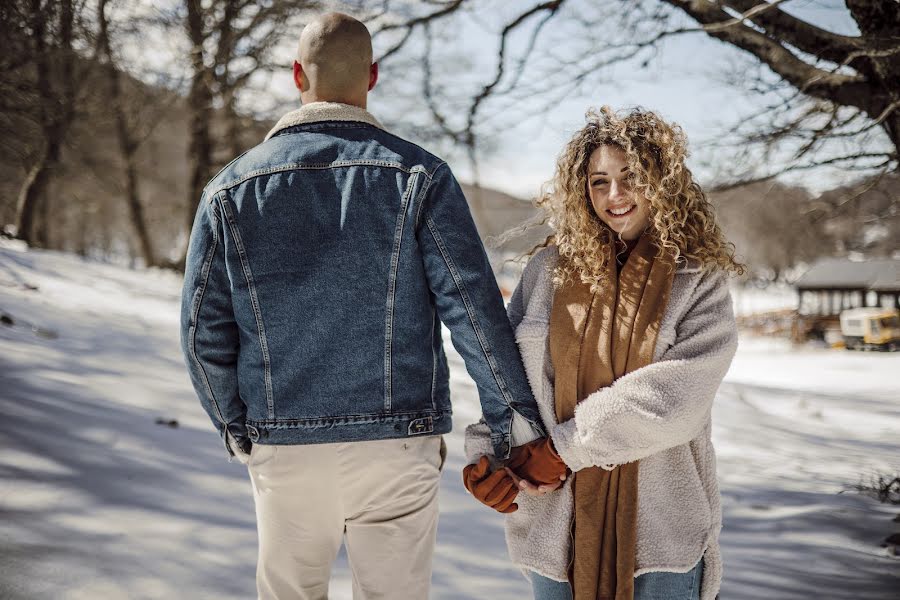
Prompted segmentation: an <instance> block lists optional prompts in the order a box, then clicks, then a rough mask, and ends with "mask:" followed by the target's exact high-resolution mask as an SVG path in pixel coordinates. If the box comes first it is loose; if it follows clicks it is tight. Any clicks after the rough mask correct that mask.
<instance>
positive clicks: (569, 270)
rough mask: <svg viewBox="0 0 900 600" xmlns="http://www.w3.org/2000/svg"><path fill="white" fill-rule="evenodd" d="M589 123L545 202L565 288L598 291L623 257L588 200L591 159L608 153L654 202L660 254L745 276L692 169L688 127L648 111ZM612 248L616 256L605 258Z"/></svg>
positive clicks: (557, 277)
mask: <svg viewBox="0 0 900 600" xmlns="http://www.w3.org/2000/svg"><path fill="white" fill-rule="evenodd" d="M586 121H587V123H586V124H585V126H584V127H583V128H581V129H580V130H579V131H578V132H576V133H575V135H574V136H573V137H572V139H571V140H570V141H569V143H568V144H566V146H565V148H564V149H563V151H562V153H561V154H560V156H559V158H558V159H557V162H556V173H555V175H554V177H553V179H552V180H550V181H549V182H548V183H547V184H546V185H545V187H544V191H543V192H542V194H541V196H540V197H539V198H538V200H537V205H538V206H539V207H540V208H542V209H543V210H544V211H545V213H546V216H547V221H548V222H549V225H550V227H551V228H552V229H553V231H554V235H553V236H552V237H551V238H550V240H548V243H551V240H552V242H554V243H555V244H556V245H557V247H558V248H559V256H560V260H559V264H558V265H557V267H556V271H555V273H554V281H555V283H556V284H557V285H560V284H562V283H563V282H565V281H568V280H573V279H580V280H581V281H582V282H583V283H585V284H589V285H591V286H592V288H594V289H595V290H596V288H597V287H599V286H600V285H601V284H602V283H603V280H604V278H605V273H606V267H607V265H606V262H607V260H609V258H608V257H609V256H612V255H615V250H616V248H615V244H616V240H617V237H618V236H617V235H616V234H615V233H614V232H613V231H612V230H611V229H609V227H607V226H606V224H604V223H603V221H601V220H600V218H599V217H598V216H597V214H596V212H595V211H594V208H593V205H592V204H591V200H590V197H589V195H588V163H589V161H590V158H591V154H593V152H594V150H596V149H597V148H599V147H600V146H606V145H610V146H616V147H618V148H620V149H622V151H623V152H624V153H625V157H626V162H627V164H628V168H629V172H630V176H631V177H632V178H633V180H632V189H633V190H634V193H635V194H641V195H643V196H644V197H646V198H647V200H648V202H649V206H650V224H649V226H648V229H647V230H648V232H649V233H650V234H651V235H653V237H654V240H655V242H656V244H657V246H658V247H659V249H660V254H663V253H671V254H672V255H673V257H674V258H675V260H676V262H677V263H684V262H686V261H688V260H692V261H696V262H697V263H699V265H700V266H701V267H704V268H713V267H720V268H723V269H725V270H727V271H730V272H733V273H736V274H742V273H743V265H741V264H740V263H738V262H737V261H736V260H735V258H734V245H733V244H731V243H729V242H728V241H727V240H726V239H725V237H724V235H723V234H722V230H721V228H720V227H719V224H718V223H717V222H716V218H715V214H714V211H713V207H712V205H711V204H710V202H709V200H708V199H707V198H706V194H705V193H704V192H703V190H702V189H701V188H700V186H699V185H698V184H697V182H696V181H695V180H694V176H693V174H692V173H691V171H690V170H689V169H688V168H687V167H686V166H685V164H684V161H685V158H687V156H688V150H687V139H686V137H685V135H684V131H683V130H682V129H681V127H679V126H678V125H676V124H670V123H667V122H665V121H664V120H663V119H662V118H660V117H659V115H657V114H656V113H654V112H651V111H648V110H645V109H642V108H634V109H631V110H629V111H623V112H622V113H619V114H617V113H616V112H615V111H613V109H612V108H610V107H609V106H603V107H602V108H600V110H599V111H597V110H589V111H588V112H587V114H586ZM545 245H546V244H545ZM608 245H613V248H612V249H613V252H611V253H610V252H606V251H605V250H606V246H608Z"/></svg>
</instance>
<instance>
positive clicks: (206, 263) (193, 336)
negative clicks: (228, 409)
mask: <svg viewBox="0 0 900 600" xmlns="http://www.w3.org/2000/svg"><path fill="white" fill-rule="evenodd" d="M212 214H213V217H212V218H213V221H214V223H213V224H212V227H211V229H212V240H213V243H212V246H210V248H209V250H208V251H207V255H206V258H205V259H204V260H203V267H202V268H201V270H200V273H201V278H202V279H203V282H202V283H201V284H200V288H199V290H198V292H199V294H198V297H197V299H196V300H195V301H194V306H193V307H191V331H190V344H189V348H190V351H191V358H192V359H193V360H194V363H195V364H196V365H197V369H199V370H200V374H201V375H203V384H204V386H205V387H206V393H207V395H208V396H209V399H210V402H211V403H212V405H213V407H214V408H215V409H216V416H217V417H218V418H219V421H220V422H221V423H222V425H223V428H224V430H225V431H227V429H228V423H226V422H225V417H224V416H223V415H222V409H221V408H220V407H219V403H218V401H216V396H215V394H214V393H213V391H212V386H211V385H210V383H209V375H208V374H207V373H206V369H204V368H203V364H202V363H201V362H200V357H198V356H197V323H198V317H199V315H200V308H201V307H202V305H203V296H204V295H205V294H206V288H207V285H208V283H209V273H210V271H211V270H212V262H213V259H214V258H215V254H216V250H217V249H218V245H219V236H218V233H217V228H218V219H217V218H216V217H215V213H214V212H213V213H212Z"/></svg>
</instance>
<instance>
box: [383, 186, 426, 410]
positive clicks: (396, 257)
mask: <svg viewBox="0 0 900 600" xmlns="http://www.w3.org/2000/svg"><path fill="white" fill-rule="evenodd" d="M417 173H418V172H417ZM417 173H416V174H412V176H411V177H410V178H409V181H408V182H407V183H406V190H404V192H403V196H402V198H401V200H400V214H399V215H398V216H397V224H396V226H395V227H394V249H393V251H392V252H391V270H390V272H389V273H388V293H387V307H386V314H385V324H384V325H385V331H384V410H385V411H387V412H390V411H391V404H392V402H393V381H392V371H393V364H392V357H391V352H392V350H393V342H394V302H395V300H396V294H397V271H398V270H399V267H400V251H401V249H402V247H403V226H404V225H405V223H406V208H407V206H409V197H410V195H411V194H412V190H413V187H414V184H415V180H416V179H417Z"/></svg>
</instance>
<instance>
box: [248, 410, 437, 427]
mask: <svg viewBox="0 0 900 600" xmlns="http://www.w3.org/2000/svg"><path fill="white" fill-rule="evenodd" d="M449 414H452V411H450V410H440V409H423V410H413V411H403V412H394V413H390V414H385V413H362V414H349V415H331V416H325V417H309V418H305V419H263V420H259V419H247V424H249V425H254V426H256V427H276V428H277V427H286V426H290V425H296V426H302V425H305V424H321V425H323V426H324V425H327V424H329V423H328V422H330V421H349V422H356V423H377V422H393V421H403V420H406V419H417V418H424V417H434V416H441V415H449ZM346 424H351V423H346ZM330 426H332V427H333V426H340V424H338V423H331V424H330Z"/></svg>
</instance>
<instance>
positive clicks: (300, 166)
mask: <svg viewBox="0 0 900 600" xmlns="http://www.w3.org/2000/svg"><path fill="white" fill-rule="evenodd" d="M346 167H387V168H391V169H397V170H399V171H403V172H404V173H407V174H411V173H412V172H413V171H415V170H421V167H418V166H416V167H405V166H403V165H402V164H400V163H397V162H393V161H388V160H373V159H366V160H337V161H333V162H330V163H290V164H286V165H278V166H277V167H267V168H265V169H256V170H255V171H250V172H249V173H247V174H245V175H243V176H242V177H240V178H238V179H235V180H234V181H229V182H228V183H225V184H222V185H220V186H218V187H216V188H215V189H214V190H213V191H211V192H210V193H209V194H210V200H209V202H210V203H212V201H213V198H214V197H215V196H217V195H218V194H219V193H221V192H223V191H226V190H230V189H231V188H233V187H237V186H239V185H241V184H242V183H246V182H247V181H250V180H251V179H255V178H257V177H261V176H263V175H272V174H274V173H282V172H284V171H321V170H326V169H339V168H346Z"/></svg>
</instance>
